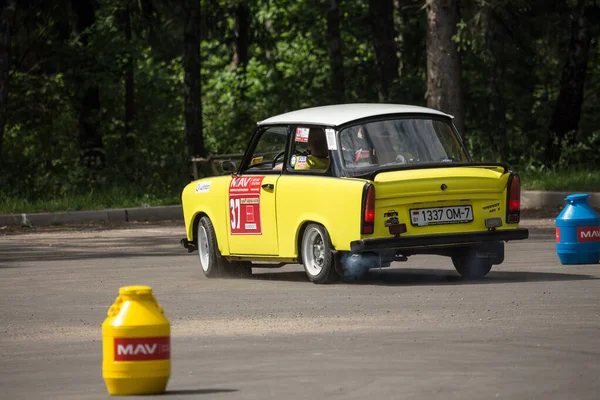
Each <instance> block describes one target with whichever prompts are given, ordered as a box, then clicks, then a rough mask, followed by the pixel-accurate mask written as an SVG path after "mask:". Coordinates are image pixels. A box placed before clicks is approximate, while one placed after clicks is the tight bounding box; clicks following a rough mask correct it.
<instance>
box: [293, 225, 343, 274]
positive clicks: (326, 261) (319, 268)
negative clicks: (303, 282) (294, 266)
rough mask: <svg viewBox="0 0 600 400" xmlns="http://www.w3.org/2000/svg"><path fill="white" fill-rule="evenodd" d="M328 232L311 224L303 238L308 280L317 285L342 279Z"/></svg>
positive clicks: (302, 250)
mask: <svg viewBox="0 0 600 400" xmlns="http://www.w3.org/2000/svg"><path fill="white" fill-rule="evenodd" d="M331 247H332V246H331V243H330V240H329V234H328V233H327V230H326V229H325V228H324V227H323V226H321V225H317V224H310V225H308V226H307V227H306V229H305V230H304V235H303V236H302V248H301V253H302V263H303V264H304V270H305V271H306V275H307V276H308V279H309V280H310V281H311V282H313V283H317V284H321V283H331V282H335V281H337V280H339V279H340V275H339V274H338V273H337V271H336V270H335V259H334V255H333V252H332V248H331Z"/></svg>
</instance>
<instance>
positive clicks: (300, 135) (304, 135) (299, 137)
mask: <svg viewBox="0 0 600 400" xmlns="http://www.w3.org/2000/svg"><path fill="white" fill-rule="evenodd" d="M309 132H310V129H309V128H300V127H298V128H296V142H301V143H306V142H308V133H309Z"/></svg>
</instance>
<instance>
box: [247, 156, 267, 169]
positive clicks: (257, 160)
mask: <svg viewBox="0 0 600 400" xmlns="http://www.w3.org/2000/svg"><path fill="white" fill-rule="evenodd" d="M263 159H264V157H263V156H258V157H254V158H253V159H252V161H250V167H251V166H253V165H258V164H260V163H261V162H263Z"/></svg>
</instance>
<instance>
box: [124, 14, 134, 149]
mask: <svg viewBox="0 0 600 400" xmlns="http://www.w3.org/2000/svg"><path fill="white" fill-rule="evenodd" d="M123 31H124V32H123V33H124V34H125V41H126V42H127V45H128V46H129V47H131V46H130V45H131V36H132V34H131V14H130V9H129V7H127V8H125V9H124V10H123ZM133 69H134V61H133V52H129V54H128V55H127V63H126V65H125V130H124V132H123V143H124V145H125V149H126V150H127V151H128V153H129V154H130V155H131V154H132V153H133V150H134V148H135V137H134V136H133V134H132V133H133V124H134V122H133V120H134V119H135V94H134V92H135V86H134V83H135V82H134V75H133Z"/></svg>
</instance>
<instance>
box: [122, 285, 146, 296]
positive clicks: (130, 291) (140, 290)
mask: <svg viewBox="0 0 600 400" xmlns="http://www.w3.org/2000/svg"><path fill="white" fill-rule="evenodd" d="M119 294H122V295H125V296H127V295H130V296H131V295H145V294H146V295H147V294H152V288H151V287H150V286H123V287H122V288H120V289H119Z"/></svg>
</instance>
